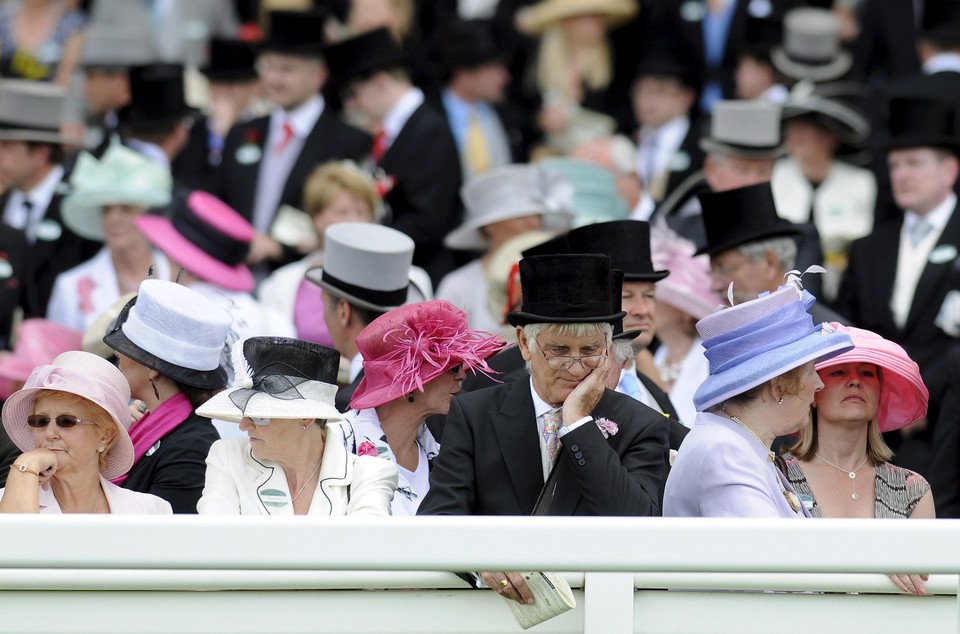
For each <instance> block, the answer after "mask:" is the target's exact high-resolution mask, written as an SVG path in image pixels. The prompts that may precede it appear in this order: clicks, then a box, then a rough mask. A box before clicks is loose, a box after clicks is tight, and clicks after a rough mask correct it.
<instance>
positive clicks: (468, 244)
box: [443, 207, 573, 251]
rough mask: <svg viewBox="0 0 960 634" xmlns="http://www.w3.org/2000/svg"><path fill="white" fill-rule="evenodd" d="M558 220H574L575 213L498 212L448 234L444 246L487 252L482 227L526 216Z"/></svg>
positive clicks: (526, 210)
mask: <svg viewBox="0 0 960 634" xmlns="http://www.w3.org/2000/svg"><path fill="white" fill-rule="evenodd" d="M547 215H549V216H550V217H551V218H557V219H566V220H567V222H571V221H572V220H573V213H572V212H569V211H548V210H545V209H529V208H525V207H524V208H519V207H518V208H516V209H505V210H498V211H497V212H495V213H492V214H487V215H486V216H480V217H477V218H472V219H470V220H468V221H467V222H465V223H463V224H462V225H460V226H459V227H457V228H456V229H454V230H453V231H451V232H450V233H448V234H447V237H446V238H444V240H443V244H444V246H446V247H447V248H448V249H456V250H458V251H485V250H487V249H488V248H489V247H490V240H489V239H488V238H487V237H486V236H485V235H483V232H481V231H480V229H481V227H486V226H487V225H492V224H493V223H495V222H503V221H504V220H513V219H514V218H524V217H526V216H547Z"/></svg>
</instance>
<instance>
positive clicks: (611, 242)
mask: <svg viewBox="0 0 960 634" xmlns="http://www.w3.org/2000/svg"><path fill="white" fill-rule="evenodd" d="M567 241H568V242H569V243H570V251H571V252H572V253H602V254H603V255H606V256H607V257H609V258H610V266H611V267H613V268H615V269H620V270H621V271H623V279H624V281H627V282H656V281H657V280H662V279H663V278H665V277H666V276H668V275H670V271H654V270H653V261H652V260H651V258H650V223H648V222H644V221H642V220H613V221H610V222H599V223H597V224H592V225H584V226H582V227H578V228H576V229H574V230H573V231H571V232H570V233H568V234H567Z"/></svg>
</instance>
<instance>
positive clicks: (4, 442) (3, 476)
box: [0, 425, 22, 487]
mask: <svg viewBox="0 0 960 634" xmlns="http://www.w3.org/2000/svg"><path fill="white" fill-rule="evenodd" d="M21 453H22V452H21V451H20V449H19V448H18V447H17V446H16V445H15V444H13V441H12V440H10V436H8V435H7V430H5V429H4V428H3V426H2V425H0V487H4V486H6V485H7V474H8V473H10V465H12V464H13V461H14V460H16V459H17V458H19V457H20V454H21Z"/></svg>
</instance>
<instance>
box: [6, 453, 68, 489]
mask: <svg viewBox="0 0 960 634" xmlns="http://www.w3.org/2000/svg"><path fill="white" fill-rule="evenodd" d="M14 464H22V465H24V466H26V467H27V468H28V469H33V470H34V471H36V472H37V473H38V474H40V475H39V476H37V479H38V480H39V482H40V486H41V487H43V488H44V489H46V488H47V487H48V486H49V485H48V483H49V482H50V478H51V477H53V474H54V473H56V472H57V454H55V453H53V452H52V451H50V450H49V449H42V448H38V449H31V450H30V451H26V452H24V453H23V454H22V455H21V456H20V457H19V458H17V459H16V461H15V463H14ZM11 471H16V469H12V470H11Z"/></svg>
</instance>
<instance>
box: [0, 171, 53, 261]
mask: <svg viewBox="0 0 960 634" xmlns="http://www.w3.org/2000/svg"><path fill="white" fill-rule="evenodd" d="M62 180H63V167H62V166H60V165H54V166H53V167H52V168H51V169H50V173H49V174H47V175H46V176H45V177H44V179H43V180H42V181H40V182H39V183H37V185H36V187H34V188H33V189H31V190H30V191H28V192H22V191H20V190H19V189H13V190H11V191H10V197H9V198H7V206H6V207H4V209H3V221H4V222H5V223H7V224H8V225H10V226H11V227H13V228H15V229H20V230H21V231H23V232H24V233H26V234H27V240H28V241H29V242H30V244H33V243H34V242H36V241H37V226H38V225H39V224H40V221H42V220H43V216H44V215H45V214H46V211H47V207H49V206H50V201H51V200H53V196H54V194H56V193H57V186H58V185H60V182H61V181H62ZM27 200H29V201H30V205H31V208H30V210H29V213H28V211H27V208H26V207H25V206H24V204H23V203H24V201H27Z"/></svg>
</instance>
